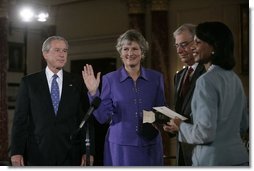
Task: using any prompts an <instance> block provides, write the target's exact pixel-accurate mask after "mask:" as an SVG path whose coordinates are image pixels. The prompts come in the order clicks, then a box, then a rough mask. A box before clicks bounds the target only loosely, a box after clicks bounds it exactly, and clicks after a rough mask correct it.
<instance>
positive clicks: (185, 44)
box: [174, 40, 193, 49]
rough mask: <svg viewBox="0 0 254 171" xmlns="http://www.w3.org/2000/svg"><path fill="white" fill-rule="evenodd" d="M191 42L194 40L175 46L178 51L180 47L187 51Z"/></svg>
mask: <svg viewBox="0 0 254 171" xmlns="http://www.w3.org/2000/svg"><path fill="white" fill-rule="evenodd" d="M191 42H193V40H191V41H188V42H186V41H185V42H182V43H179V44H175V45H174V46H175V47H176V49H178V48H179V47H181V48H183V49H185V48H186V47H187V46H188V45H189V44H190V43H191Z"/></svg>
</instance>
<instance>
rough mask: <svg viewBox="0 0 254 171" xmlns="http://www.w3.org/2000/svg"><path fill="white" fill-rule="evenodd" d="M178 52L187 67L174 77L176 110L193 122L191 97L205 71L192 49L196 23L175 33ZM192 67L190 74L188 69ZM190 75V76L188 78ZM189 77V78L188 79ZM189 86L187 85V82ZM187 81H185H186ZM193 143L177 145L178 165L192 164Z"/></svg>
mask: <svg viewBox="0 0 254 171" xmlns="http://www.w3.org/2000/svg"><path fill="white" fill-rule="evenodd" d="M173 35H174V38H175V46H176V50H177V54H178V56H179V58H180V60H181V62H183V63H184V64H186V67H185V68H184V69H182V70H180V71H179V72H178V73H176V75H175V77H174V92H175V111H176V112H177V113H179V114H181V115H184V116H185V117H187V118H188V121H187V122H190V123H192V118H191V116H190V114H191V99H192V95H193V91H194V88H195V84H196V80H197V79H198V77H199V76H200V75H202V74H203V73H204V72H205V68H204V66H203V65H202V64H198V63H195V61H194V57H193V54H192V50H191V45H192V44H193V39H194V35H195V25H193V24H183V25H182V26H180V27H179V28H178V29H177V30H176V31H175V32H174V33H173ZM190 69H192V72H190V73H189V74H190V75H189V76H187V75H188V70H190ZM187 77H188V78H187ZM187 79H188V80H187ZM186 80H187V81H188V83H187V86H186V85H185V84H186V82H187V81H186ZM184 82H185V83H184ZM192 150H193V145H190V144H186V143H180V142H178V145H177V165H179V166H191V165H192V160H191V157H192Z"/></svg>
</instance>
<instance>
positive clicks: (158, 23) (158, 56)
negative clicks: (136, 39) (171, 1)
mask: <svg viewBox="0 0 254 171" xmlns="http://www.w3.org/2000/svg"><path fill="white" fill-rule="evenodd" d="M168 38H169V32H168V0H152V1H151V41H152V42H151V43H152V45H151V67H152V68H153V69H156V70H158V71H160V72H162V73H163V75H164V78H165V90H166V98H167V100H169V85H170V84H171V83H170V82H169V79H168V75H169V74H168V64H169V63H168V62H169V55H168V54H169V52H168V50H169V40H168ZM167 102H168V103H169V101H167Z"/></svg>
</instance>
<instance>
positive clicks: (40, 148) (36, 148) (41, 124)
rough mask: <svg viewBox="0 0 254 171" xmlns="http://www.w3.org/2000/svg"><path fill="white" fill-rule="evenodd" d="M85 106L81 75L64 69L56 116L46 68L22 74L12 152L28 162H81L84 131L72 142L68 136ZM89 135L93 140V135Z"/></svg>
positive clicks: (45, 163) (80, 118)
mask: <svg viewBox="0 0 254 171" xmlns="http://www.w3.org/2000/svg"><path fill="white" fill-rule="evenodd" d="M88 107H89V100H88V97H87V93H86V90H85V85H84V83H83V80H82V79H81V77H80V78H79V77H77V76H74V75H72V74H70V73H68V72H65V71H63V87H62V95H61V99H60V103H59V108H58V112H57V115H55V113H54V109H53V105H52V102H51V97H50V91H49V87H48V82H47V78H46V74H45V70H43V71H41V72H38V73H35V74H31V75H28V76H25V77H24V78H23V79H22V82H21V85H20V91H19V94H18V97H17V104H16V111H15V114H14V120H13V128H12V140H11V155H17V154H20V155H23V156H24V159H25V163H26V164H27V165H46V166H52V165H60V166H64V165H80V162H81V156H82V154H84V153H85V142H84V140H85V138H84V136H85V133H84V132H85V130H84V129H82V130H81V134H79V135H81V136H77V137H76V139H75V141H72V140H71V139H70V136H71V135H72V134H73V132H75V130H77V129H78V127H79V124H80V122H81V120H82V118H83V116H84V114H85V112H86V110H87V108H88ZM90 125H91V127H92V124H90ZM90 130H91V129H90ZM90 137H92V140H93V135H92V134H91V136H90ZM91 144H94V143H93V141H92V143H91ZM92 149H93V148H92ZM92 153H93V151H92Z"/></svg>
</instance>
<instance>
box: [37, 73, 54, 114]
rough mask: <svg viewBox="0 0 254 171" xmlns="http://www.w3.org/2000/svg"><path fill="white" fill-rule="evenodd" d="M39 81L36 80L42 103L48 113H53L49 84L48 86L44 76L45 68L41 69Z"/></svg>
mask: <svg viewBox="0 0 254 171" xmlns="http://www.w3.org/2000/svg"><path fill="white" fill-rule="evenodd" d="M39 77H40V81H38V87H39V89H40V90H39V92H40V97H41V98H42V101H43V104H44V105H45V107H46V108H47V109H48V110H49V112H48V113H52V116H54V115H55V113H54V108H53V105H52V101H51V96H50V91H49V86H48V80H47V77H46V73H45V70H43V71H42V72H41V73H40V75H39Z"/></svg>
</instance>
